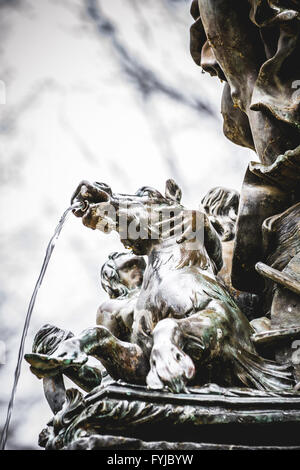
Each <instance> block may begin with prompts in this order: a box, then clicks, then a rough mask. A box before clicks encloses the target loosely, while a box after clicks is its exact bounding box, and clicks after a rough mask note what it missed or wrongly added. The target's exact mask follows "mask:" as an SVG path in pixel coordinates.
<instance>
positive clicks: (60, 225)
mask: <svg viewBox="0 0 300 470" xmlns="http://www.w3.org/2000/svg"><path fill="white" fill-rule="evenodd" d="M81 206H82V203H80V202H77V203H75V204H73V205H72V206H70V207H68V209H67V210H65V212H64V213H63V215H62V216H61V219H60V221H59V223H58V225H57V227H56V229H55V231H54V234H53V236H52V237H51V239H50V241H49V243H48V246H47V250H46V254H45V258H44V261H43V264H42V268H41V271H40V274H39V277H38V279H37V281H36V284H35V287H34V291H33V294H32V296H31V299H30V302H29V306H28V310H27V314H26V318H25V323H24V327H23V332H22V337H21V342H20V347H19V353H18V361H17V365H16V369H15V375H14V384H13V388H12V392H11V396H10V400H9V404H8V408H7V415H6V421H5V425H4V428H3V431H2V435H1V442H0V450H4V449H5V446H6V441H7V436H8V430H9V424H10V420H11V415H12V411H13V406H14V400H15V395H16V391H17V386H18V382H19V378H20V373H21V367H22V361H23V356H24V347H25V340H26V336H27V333H28V328H29V324H30V320H31V315H32V311H33V308H34V305H35V301H36V297H37V293H38V290H39V288H40V287H41V285H42V282H43V279H44V276H45V273H46V270H47V267H48V264H49V261H50V258H51V255H52V253H53V250H54V248H55V245H56V241H57V239H58V237H59V234H60V232H61V229H62V228H63V226H64V224H65V222H66V220H67V218H68V215H69V214H70V213H71V211H72V210H73V209H78V208H79V207H81Z"/></svg>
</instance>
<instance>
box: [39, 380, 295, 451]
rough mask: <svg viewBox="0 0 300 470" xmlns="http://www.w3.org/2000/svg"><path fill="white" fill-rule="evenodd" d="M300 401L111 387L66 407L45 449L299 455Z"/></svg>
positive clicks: (75, 393)
mask: <svg viewBox="0 0 300 470" xmlns="http://www.w3.org/2000/svg"><path fill="white" fill-rule="evenodd" d="M299 425H300V397H299V396H296V395H294V394H293V393H288V392H283V393H280V394H277V393H272V392H260V391H257V390H252V389H238V388H236V389H226V390H225V389H222V388H220V387H218V386H217V385H214V384H210V385H209V386H205V387H201V388H191V389H190V393H189V394H178V395H176V394H171V393H168V392H155V391H153V390H152V391H149V390H148V389H147V388H146V387H143V386H133V385H128V384H121V383H111V384H109V385H106V386H104V387H103V386H100V387H97V388H95V389H94V390H93V391H92V392H91V393H89V394H88V395H86V396H85V397H83V395H82V394H81V392H80V391H79V390H77V389H69V390H67V394H66V401H65V403H64V406H63V408H62V410H61V411H59V412H58V413H57V414H56V415H55V416H54V418H53V420H52V421H51V422H50V423H49V424H48V426H47V428H46V429H44V430H43V431H42V432H41V434H40V439H39V443H40V445H41V446H42V447H45V448H46V449H70V450H71V449H72V450H75V449H95V450H96V449H118V450H121V449H127V450H160V449H161V450H166V449H170V450H172V449H174V450H178V449H185V450H193V449H194V450H197V449H260V448H264V449H265V448H267V449H278V448H279V449H286V448H293V449H300V445H299V438H298V436H299Z"/></svg>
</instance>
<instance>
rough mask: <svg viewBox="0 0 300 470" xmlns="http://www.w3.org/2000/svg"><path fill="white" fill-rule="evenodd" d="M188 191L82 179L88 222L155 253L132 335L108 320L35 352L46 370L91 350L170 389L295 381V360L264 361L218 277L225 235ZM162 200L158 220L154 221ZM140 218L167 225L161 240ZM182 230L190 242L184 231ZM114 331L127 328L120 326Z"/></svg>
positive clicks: (117, 369) (109, 366)
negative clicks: (194, 205)
mask: <svg viewBox="0 0 300 470" xmlns="http://www.w3.org/2000/svg"><path fill="white" fill-rule="evenodd" d="M180 195H181V191H180V189H179V188H178V186H177V185H176V183H175V182H174V181H170V180H168V181H167V183H166V194H165V196H163V195H162V194H160V193H159V192H158V191H157V190H155V189H153V188H147V187H143V188H141V189H140V190H138V191H137V193H136V194H133V195H124V194H121V195H120V194H117V193H113V192H112V190H111V188H110V187H108V186H107V185H106V184H102V183H94V184H89V183H88V182H86V181H84V182H82V183H81V184H80V185H79V186H78V188H77V190H76V192H75V194H74V196H73V199H72V202H74V201H75V200H76V201H77V200H78V201H84V202H85V203H86V204H87V205H88V208H87V209H86V210H85V211H84V212H83V211H81V210H79V211H76V215H79V216H80V217H82V221H83V223H84V225H86V226H88V227H90V228H93V229H95V228H97V227H98V228H100V229H101V230H103V231H107V226H108V225H110V228H113V229H115V230H116V231H117V232H118V233H119V235H120V236H121V240H122V242H123V243H124V245H125V246H131V249H132V251H133V253H135V254H136V255H147V256H148V264H147V268H146V271H145V273H144V280H143V284H142V287H141V289H140V291H139V294H138V297H137V300H136V305H135V309H134V314H133V324H132V332H131V335H130V342H124V341H120V338H119V337H118V336H115V335H114V334H113V333H112V331H111V330H109V329H108V328H107V327H109V326H110V323H109V322H107V321H106V319H105V318H104V320H105V325H106V326H102V325H100V326H98V327H95V328H90V329H88V330H86V331H84V332H83V333H82V334H81V335H79V336H78V337H73V338H70V339H67V340H66V341H63V342H61V343H60V345H59V347H58V348H57V349H56V351H55V352H54V353H53V354H50V355H43V354H29V355H26V359H27V360H28V362H30V364H31V365H32V366H33V367H34V369H37V370H38V371H39V374H40V375H44V376H47V375H52V374H53V371H57V370H58V369H59V368H61V369H62V370H64V369H66V368H68V367H70V366H77V367H79V366H81V365H83V364H84V363H85V362H86V361H87V355H93V356H94V357H96V358H97V359H99V360H100V361H101V362H102V364H103V365H104V367H105V368H106V370H107V371H108V373H109V374H110V375H111V376H112V377H113V378H115V379H122V380H124V381H126V382H129V383H134V384H146V383H147V385H148V386H149V387H150V388H152V389H163V388H164V387H167V388H168V389H169V390H171V391H172V392H176V393H179V392H181V391H183V390H185V387H186V384H187V383H188V382H190V383H194V384H197V385H203V384H205V383H206V382H215V383H218V384H219V385H227V386H232V385H238V384H244V385H246V386H248V385H250V386H253V387H254V388H258V389H266V390H279V389H288V388H291V387H292V386H293V380H292V375H291V373H290V371H289V368H288V367H285V366H278V365H277V364H276V363H275V362H272V361H269V360H267V359H263V358H262V357H260V356H259V355H258V354H257V352H256V351H255V347H254V345H253V343H252V340H251V335H252V333H253V330H252V327H251V325H250V324H249V321H248V320H247V318H246V317H245V316H244V315H243V314H242V312H241V311H240V309H239V308H238V306H237V305H236V304H235V302H234V301H233V300H232V298H231V296H230V295H229V293H228V292H227V290H226V288H225V287H223V286H222V285H221V284H220V283H218V282H217V278H216V274H217V272H218V271H219V270H220V268H221V266H222V249H221V243H220V240H219V237H218V235H217V233H216V232H215V230H214V228H213V227H212V225H211V224H210V222H209V220H208V218H207V216H206V215H205V214H204V213H203V214H201V213H200V212H197V211H192V212H191V211H187V210H186V209H185V208H184V207H183V206H182V205H181V204H180ZM124 204H125V207H126V219H124V221H125V222H126V227H124V225H122V226H121V224H120V222H119V221H120V220H121V219H122V217H123V216H124V215H125V214H124V213H123V211H124ZM154 204H155V207H156V214H157V219H156V220H155V218H154V220H153V217H151V218H150V219H149V218H148V213H149V208H150V207H151V206H152V205H154ZM109 207H113V208H114V210H115V212H116V215H117V222H116V223H112V219H111V216H110V215H107V214H108V209H109ZM170 208H171V209H172V211H171V212H172V217H171V220H170V219H169V220H164V221H163V222H161V221H160V220H161V215H162V213H163V210H166V209H170ZM128 214H129V217H128V216H127V215H128ZM195 219H197V220H198V222H199V224H198V227H197V230H198V233H200V232H201V230H203V235H204V238H203V240H202V239H201V240H200V239H197V236H196V234H195V232H192V226H193V225H194V224H196V220H195ZM132 221H136V223H137V225H138V226H139V227H140V228H141V227H142V226H144V228H145V227H146V230H147V232H154V230H156V229H157V228H158V227H160V228H161V230H160V231H158V232H156V233H157V237H156V238H154V239H151V238H148V237H147V238H145V239H142V238H141V236H140V235H139V236H138V237H136V238H135V237H134V236H133V235H134V234H135V233H132V234H131V233H130V230H129V226H130V224H131V223H132ZM167 222H168V223H167ZM184 226H185V227H187V228H186V229H185V230H183V229H182V227H184ZM178 227H180V231H178V230H177V234H178V233H180V239H178V235H176V233H175V232H176V228H177V229H178ZM125 229H127V233H126V236H125V238H122V236H123V235H124V230H125ZM182 233H184V235H183V236H182ZM191 235H192V236H193V241H194V245H195V246H193V248H192V249H191V248H189V246H190V245H189V244H190V238H191ZM195 240H196V241H195ZM178 293H180V295H178ZM98 319H99V317H98ZM114 332H115V333H116V334H117V333H118V330H117V328H114ZM221 370H222V373H221Z"/></svg>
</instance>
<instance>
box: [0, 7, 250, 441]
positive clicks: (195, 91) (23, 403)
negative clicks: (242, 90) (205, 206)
mask: <svg viewBox="0 0 300 470" xmlns="http://www.w3.org/2000/svg"><path fill="white" fill-rule="evenodd" d="M189 9H190V1H189V0H154V1H153V0H143V1H142V2H141V1H140V0H39V1H38V2H37V1H34V0H6V1H5V0H0V38H1V42H0V58H1V60H0V64H1V65H0V67H1V68H0V80H1V86H2V88H1V92H2V96H1V104H0V133H1V138H0V156H1V157H0V182H1V185H0V191H1V197H0V204H1V214H2V219H1V229H0V237H1V244H0V257H1V259H0V262H1V270H0V305H1V313H0V315H1V321H0V341H1V342H2V343H1V344H2V345H3V344H4V345H5V349H6V354H4V356H5V357H4V358H3V357H2V362H5V363H4V364H2V365H0V384H1V387H0V428H1V427H2V426H3V423H4V419H5V415H6V407H7V404H8V400H9V395H10V392H11V387H12V383H13V374H14V368H15V365H16V360H17V353H18V347H19V342H20V337H21V333H22V328H23V324H24V318H25V315H26V310H27V306H28V302H29V300H30V296H31V294H32V290H33V287H34V284H35V282H36V279H37V276H38V274H39V271H40V268H41V263H42V260H43V257H44V253H45V248H46V246H47V243H48V241H49V239H50V237H51V235H52V233H53V231H54V228H55V226H56V225H57V223H58V220H59V218H60V216H61V214H62V212H63V211H64V210H65V209H66V208H67V207H68V205H69V201H70V197H71V194H72V192H73V190H74V189H75V187H76V185H77V184H78V182H79V181H80V180H81V179H89V180H92V181H96V180H97V181H104V182H106V183H108V184H110V185H111V187H112V189H113V190H114V191H117V192H119V191H120V192H132V191H136V190H137V189H138V188H139V187H141V186H144V185H149V186H154V187H155V188H157V189H159V190H160V191H164V185H165V180H166V179H167V178H170V177H172V178H174V179H175V180H176V181H177V182H178V183H179V184H180V185H181V187H182V190H183V203H184V204H186V205H187V206H188V207H192V206H194V207H196V206H198V204H199V202H200V200H201V198H202V196H203V195H204V194H205V193H206V191H207V190H208V189H210V188H211V187H213V186H217V185H222V186H227V187H229V188H235V189H238V190H239V189H240V187H241V184H242V179H243V175H244V172H245V169H246V166H247V163H248V162H249V160H250V159H252V160H253V159H255V154H254V153H251V152H250V151H248V150H245V149H242V148H239V147H237V146H235V145H234V144H232V143H230V142H229V141H227V140H226V138H225V137H224V136H223V134H222V118H221V114H220V100H221V93H222V84H221V83H220V82H218V81H217V79H212V78H211V77H210V76H209V75H207V74H201V69H200V68H199V67H197V66H196V65H195V64H194V62H193V61H192V58H191V57H190V54H189V27H190V25H191V24H192V21H193V20H192V17H191V16H190V13H189ZM4 101H5V103H4ZM118 250H120V251H124V248H123V247H122V245H121V243H120V241H119V240H118V237H117V236H116V235H115V234H112V235H109V236H108V235H104V234H102V233H100V232H94V231H92V230H89V229H87V228H85V227H84V226H83V225H82V224H81V221H80V220H79V219H76V218H75V217H72V216H70V219H69V220H68V222H67V223H66V226H65V228H64V229H63V231H62V234H61V237H60V239H59V241H58V243H57V246H56V249H55V252H54V254H53V257H52V259H51V262H50V265H49V268H48V271H47V273H46V276H45V279H44V283H43V286H42V288H41V290H40V292H39V295H38V299H37V303H36V307H35V310H34V312H33V317H32V322H31V325H30V329H29V334H28V338H27V342H26V347H25V350H26V351H27V352H28V351H30V349H31V344H32V341H33V337H34V334H35V332H36V331H37V330H38V328H39V327H41V326H42V325H43V324H44V323H53V324H55V325H57V326H59V327H61V328H67V329H70V330H72V331H73V332H74V333H78V332H80V331H81V330H82V329H84V328H86V327H89V326H91V325H93V324H94V323H95V315H96V310H97V307H98V305H99V303H101V301H103V300H104V299H105V298H106V294H105V293H104V292H103V291H102V290H101V287H100V277H99V273H100V267H101V265H102V263H103V262H104V261H105V260H106V257H107V255H108V254H109V253H110V252H111V251H118ZM50 417H51V411H50V408H49V407H48V405H47V403H46V400H45V399H44V395H43V391H42V382H41V381H38V380H37V379H36V377H34V376H33V375H32V374H31V373H30V371H29V367H28V365H27V363H23V367H22V373H21V378H20V382H19V387H18V392H17V397H16V402H15V408H14V411H13V417H12V422H11V429H10V434H9V439H8V445H7V448H8V449H37V448H38V444H37V442H38V434H39V432H40V431H41V430H42V428H43V427H44V426H45V425H46V423H47V421H48V420H49V419H50Z"/></svg>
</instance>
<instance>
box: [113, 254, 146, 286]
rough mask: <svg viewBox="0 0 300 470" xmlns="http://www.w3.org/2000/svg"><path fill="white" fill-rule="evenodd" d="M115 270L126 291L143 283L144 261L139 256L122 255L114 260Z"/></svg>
mask: <svg viewBox="0 0 300 470" xmlns="http://www.w3.org/2000/svg"><path fill="white" fill-rule="evenodd" d="M115 266H116V270H117V271H118V273H119V278H120V282H122V284H124V285H125V286H126V287H128V289H130V290H131V289H135V288H137V287H140V286H141V285H142V282H143V277H144V270H145V267H146V263H145V260H144V259H143V258H142V257H140V256H135V255H132V254H123V255H122V256H119V257H118V258H116V259H115Z"/></svg>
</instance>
